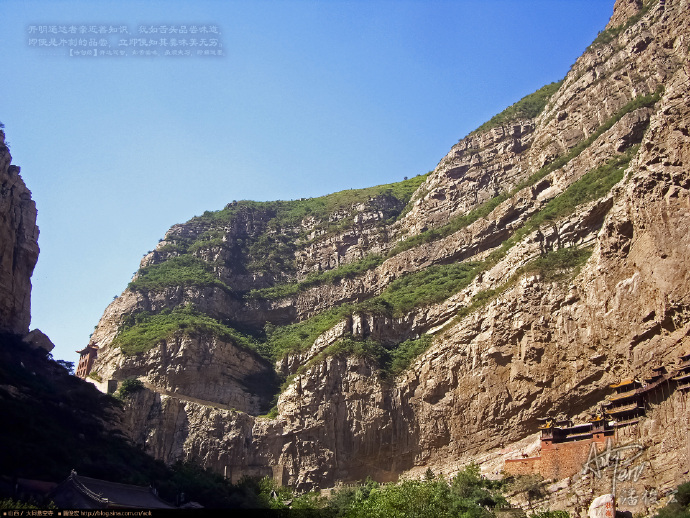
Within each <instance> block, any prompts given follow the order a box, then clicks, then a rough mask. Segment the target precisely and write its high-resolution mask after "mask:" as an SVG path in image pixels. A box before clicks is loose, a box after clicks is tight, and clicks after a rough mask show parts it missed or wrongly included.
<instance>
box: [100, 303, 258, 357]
mask: <svg viewBox="0 0 690 518" xmlns="http://www.w3.org/2000/svg"><path fill="white" fill-rule="evenodd" d="M180 332H182V333H185V334H187V335H192V336H193V335H199V334H213V335H214V336H217V337H219V338H221V339H222V340H228V341H232V342H233V343H235V344H236V345H239V346H242V347H245V348H246V349H250V350H253V351H255V352H258V353H259V354H265V353H266V351H265V350H263V349H262V347H261V345H260V344H259V343H257V342H256V341H255V340H253V339H252V338H250V337H248V336H246V335H243V334H241V333H240V332H239V331H237V330H235V329H233V328H231V327H228V326H226V325H223V324H222V323H220V322H219V321H218V320H215V319H214V318H211V317H209V316H208V315H204V314H203V313H199V312H198V311H196V310H194V309H193V308H192V307H191V306H189V305H188V306H183V307H178V308H175V309H173V310H172V311H170V310H163V311H162V312H160V313H157V314H155V315H154V314H151V313H148V312H146V311H142V312H141V313H136V314H134V315H129V316H128V317H126V318H125V319H124V321H123V323H122V325H121V326H120V332H119V333H118V335H117V336H116V337H115V339H114V340H113V345H114V346H116V347H120V349H122V352H123V353H124V354H127V355H132V354H141V353H144V352H147V351H149V350H150V349H151V348H152V347H154V346H155V345H156V344H158V343H160V342H161V341H162V340H166V339H169V338H171V337H173V336H174V335H175V334H176V333H180Z"/></svg>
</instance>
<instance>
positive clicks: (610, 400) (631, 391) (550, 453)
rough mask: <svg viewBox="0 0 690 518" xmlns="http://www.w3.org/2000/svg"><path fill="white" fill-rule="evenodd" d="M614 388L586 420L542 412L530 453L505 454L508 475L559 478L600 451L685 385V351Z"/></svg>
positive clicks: (688, 379) (689, 380) (689, 383)
mask: <svg viewBox="0 0 690 518" xmlns="http://www.w3.org/2000/svg"><path fill="white" fill-rule="evenodd" d="M609 388H611V389H613V390H614V391H615V392H614V393H613V394H611V395H608V396H606V400H605V401H603V402H602V403H601V404H600V407H599V410H598V411H597V412H596V413H595V414H594V415H593V416H592V417H591V418H590V419H589V421H588V422H586V423H579V424H575V423H573V421H572V420H571V419H567V418H565V417H552V416H546V417H542V418H540V419H538V421H539V422H540V425H539V431H540V437H539V442H540V452H539V455H538V456H535V457H523V458H520V459H507V460H506V461H505V466H504V471H505V473H506V474H508V475H529V474H539V475H541V476H542V477H544V478H545V479H562V478H565V477H569V476H572V475H574V474H576V473H577V472H578V471H580V470H581V468H582V466H583V465H584V464H585V462H586V460H587V458H588V455H590V452H591V451H592V448H593V447H594V448H596V449H597V451H603V450H604V448H605V447H606V443H607V442H608V441H609V440H616V439H617V430H619V429H621V428H624V427H630V426H633V425H637V424H638V423H639V422H640V420H641V419H642V418H643V417H645V416H646V412H647V410H648V409H650V407H651V405H653V404H654V403H658V402H660V401H662V400H664V399H666V398H668V397H669V396H670V395H671V394H672V393H673V392H674V391H676V390H677V391H680V392H682V393H685V392H686V391H687V390H688V389H690V354H686V355H683V356H681V357H680V358H679V363H678V365H677V366H676V367H675V368H674V369H672V370H671V372H669V371H667V369H666V367H664V366H658V367H654V368H652V374H651V376H650V377H648V378H645V380H644V382H643V381H640V380H638V379H635V378H627V379H623V380H621V381H620V382H618V383H614V384H612V385H609Z"/></svg>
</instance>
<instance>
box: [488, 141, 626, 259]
mask: <svg viewBox="0 0 690 518" xmlns="http://www.w3.org/2000/svg"><path fill="white" fill-rule="evenodd" d="M638 149H639V146H633V147H632V148H630V149H628V151H627V152H626V153H624V154H622V155H618V156H615V157H613V158H611V159H610V160H609V161H608V162H606V164H604V165H602V166H600V167H597V168H596V169H593V170H591V171H589V172H587V173H585V174H584V175H583V176H582V177H581V178H580V179H579V180H578V181H576V182H574V183H573V184H572V185H570V186H569V187H568V188H567V189H566V190H565V191H563V192H562V193H561V194H559V195H558V196H556V197H555V198H554V199H552V200H550V201H549V202H548V203H547V204H546V205H545V206H544V208H543V209H542V210H540V211H539V212H537V213H536V214H534V215H533V216H532V217H531V218H530V219H529V220H527V222H526V223H525V224H524V225H523V226H522V227H520V228H519V229H518V230H516V231H515V232H514V233H513V235H512V236H510V237H509V238H508V239H506V240H505V241H504V242H503V243H501V246H500V247H499V248H498V249H497V250H494V251H493V252H492V253H491V254H490V255H489V257H488V259H487V260H488V261H489V262H490V263H491V264H492V265H493V264H496V263H497V262H498V261H499V260H500V259H502V258H503V257H504V256H505V254H506V253H507V252H508V250H509V249H510V248H511V247H512V246H513V245H515V244H516V243H518V242H520V241H521V240H522V239H523V238H524V237H525V236H526V235H527V234H529V233H530V232H533V231H534V230H536V229H537V228H539V227H540V226H541V225H542V224H544V223H546V222H549V221H555V220H557V219H560V218H562V217H564V216H567V215H569V214H572V213H573V212H574V211H575V209H576V208H577V207H578V206H579V205H582V204H584V203H587V202H589V201H593V200H595V199H597V198H600V197H602V196H604V195H605V194H606V193H607V192H609V191H610V190H611V188H612V187H613V186H614V185H616V184H617V183H618V182H620V181H621V179H622V178H623V173H624V171H625V168H626V167H627V166H628V164H629V163H630V160H632V157H633V156H634V155H635V154H636V153H637V150H638Z"/></svg>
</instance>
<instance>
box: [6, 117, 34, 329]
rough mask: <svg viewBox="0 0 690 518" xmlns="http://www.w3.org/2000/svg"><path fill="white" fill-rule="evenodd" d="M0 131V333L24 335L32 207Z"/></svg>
mask: <svg viewBox="0 0 690 518" xmlns="http://www.w3.org/2000/svg"><path fill="white" fill-rule="evenodd" d="M11 161H12V156H11V155H10V151H9V149H8V148H7V145H6V144H5V133H4V132H3V131H2V130H0V243H2V248H1V249H0V331H3V332H9V333H14V334H18V335H25V334H27V333H28V331H29V322H30V321H31V274H32V273H33V271H34V267H35V266H36V260H37V259H38V242H37V240H38V227H37V226H36V204H35V203H34V202H33V200H32V199H31V191H29V189H27V188H26V185H25V184H24V181H23V180H22V177H21V176H20V174H19V172H20V170H19V167H18V166H16V165H12V164H11Z"/></svg>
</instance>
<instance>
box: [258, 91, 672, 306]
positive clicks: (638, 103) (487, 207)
mask: <svg viewBox="0 0 690 518" xmlns="http://www.w3.org/2000/svg"><path fill="white" fill-rule="evenodd" d="M662 92H663V90H662V89H661V88H659V89H657V91H656V92H654V93H652V94H648V95H642V96H639V97H636V98H635V99H633V100H631V101H630V102H628V103H627V104H625V105H624V106H623V107H622V108H621V109H620V110H618V111H617V112H616V113H615V114H614V115H613V116H611V117H610V118H609V119H608V120H607V121H606V122H604V123H603V124H602V125H601V126H599V128H598V129H597V131H595V132H594V133H592V134H591V135H590V136H589V137H588V138H586V139H584V140H583V141H582V142H580V143H579V144H577V145H576V146H574V147H573V148H571V149H570V150H569V151H568V152H567V153H565V154H564V155H562V156H560V157H558V158H556V159H555V160H554V161H553V162H551V163H549V164H547V165H545V166H544V167H542V168H540V169H539V170H538V171H536V172H535V173H534V174H532V175H530V176H529V177H528V178H527V179H525V180H523V181H522V182H520V183H519V184H517V185H516V186H515V187H514V188H513V189H511V190H510V191H509V192H505V193H502V194H500V195H498V196H496V197H494V198H492V199H490V200H488V201H486V202H484V203H483V204H481V205H479V206H478V207H475V208H474V209H472V210H471V211H470V212H468V213H467V214H463V215H461V216H457V217H455V218H453V219H452V220H451V221H449V222H448V223H447V224H445V225H443V226H441V227H438V228H435V229H430V230H427V231H425V232H421V233H419V234H417V235H415V236H412V237H409V238H407V239H405V240H403V241H400V242H398V243H396V245H395V246H394V247H393V248H392V249H391V250H390V251H389V252H388V254H386V256H385V257H383V256H380V255H378V254H372V255H370V256H367V257H365V258H364V259H362V260H360V261H357V262H353V263H350V264H348V265H344V266H341V267H339V268H336V269H334V270H330V271H328V272H322V273H318V274H311V275H310V276H309V277H307V279H305V280H304V281H302V282H300V283H286V284H279V285H277V286H274V287H272V288H266V289H263V290H255V291H253V292H251V293H250V297H251V298H265V299H278V298H281V297H288V296H291V295H295V294H296V293H299V292H300V291H304V290H306V289H307V288H310V287H312V286H316V285H323V284H327V283H329V282H330V283H335V282H337V281H339V280H340V279H343V278H351V277H354V276H356V275H359V274H361V273H364V272H365V271H367V270H369V269H372V268H376V267H377V266H379V265H380V264H382V263H383V261H384V260H385V259H387V258H389V257H393V256H395V255H397V254H399V253H401V252H404V251H406V250H410V249H412V248H415V247H417V246H420V245H422V244H425V243H433V242H435V241H438V240H440V239H443V238H445V237H448V236H450V235H452V234H454V233H455V232H458V231H460V230H462V229H463V228H466V227H468V226H469V225H471V224H472V223H474V222H475V221H477V220H479V219H481V218H485V217H487V216H488V215H489V214H491V212H492V211H493V210H494V209H495V208H496V207H498V206H499V205H500V204H501V203H503V202H504V201H505V200H507V199H509V198H511V197H512V196H514V195H515V194H516V193H518V192H519V191H520V190H522V189H524V188H525V187H529V186H532V185H534V184H536V183H537V182H538V181H539V180H541V179H543V178H544V177H546V176H547V175H548V174H550V173H552V172H554V171H556V170H557V169H560V168H561V167H563V166H565V165H566V164H568V162H570V161H571V160H573V159H574V158H576V157H577V156H579V155H580V153H582V152H583V151H584V150H585V149H586V148H587V147H589V146H590V145H591V144H592V143H593V142H594V141H595V140H596V139H597V138H599V137H600V136H601V135H602V134H603V133H605V132H606V131H608V130H609V129H611V127H613V125H614V124H615V123H616V122H618V121H619V120H620V119H621V118H623V116H625V115H626V114H628V113H630V112H632V111H635V110H637V109H639V108H644V107H650V106H653V105H654V104H655V103H656V102H657V101H659V99H660V98H661V95H662ZM637 149H638V148H637V147H635V148H634V149H633V151H632V152H633V153H634V151H636V150H637ZM630 153H631V151H629V152H627V153H626V154H625V155H623V157H622V158H621V159H620V160H623V162H621V164H627V162H625V160H627V161H629V160H630V158H631V156H630ZM615 160H616V159H614V161H615ZM592 177H593V175H588V177H587V178H589V179H591V178H592ZM610 181H611V178H609V179H608V180H606V181H605V183H607V184H610ZM616 182H617V181H614V183H616ZM612 185H613V184H610V185H608V187H607V186H606V185H604V186H603V187H602V188H603V190H599V191H596V192H594V193H593V194H591V195H588V196H589V198H588V199H594V198H592V197H591V196H592V195H593V196H594V197H596V196H597V192H606V191H607V190H608V189H610V187H611V186H612ZM592 187H593V186H587V187H585V186H584V185H580V187H578V188H576V189H573V190H568V191H566V192H568V194H567V195H566V196H565V197H564V198H561V199H560V200H559V201H558V206H561V205H565V204H567V203H568V201H566V198H568V197H569V196H571V195H572V196H573V198H572V199H571V200H569V202H570V204H571V205H572V204H573V203H575V204H576V205H577V204H579V203H583V201H581V200H580V198H579V197H580V196H581V195H582V194H583V193H584V191H587V190H588V189H590V188H592ZM553 210H554V207H551V208H550V209H549V211H550V212H546V213H544V215H543V216H542V217H543V218H544V219H545V220H546V219H552V218H553V217H555V213H553Z"/></svg>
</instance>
